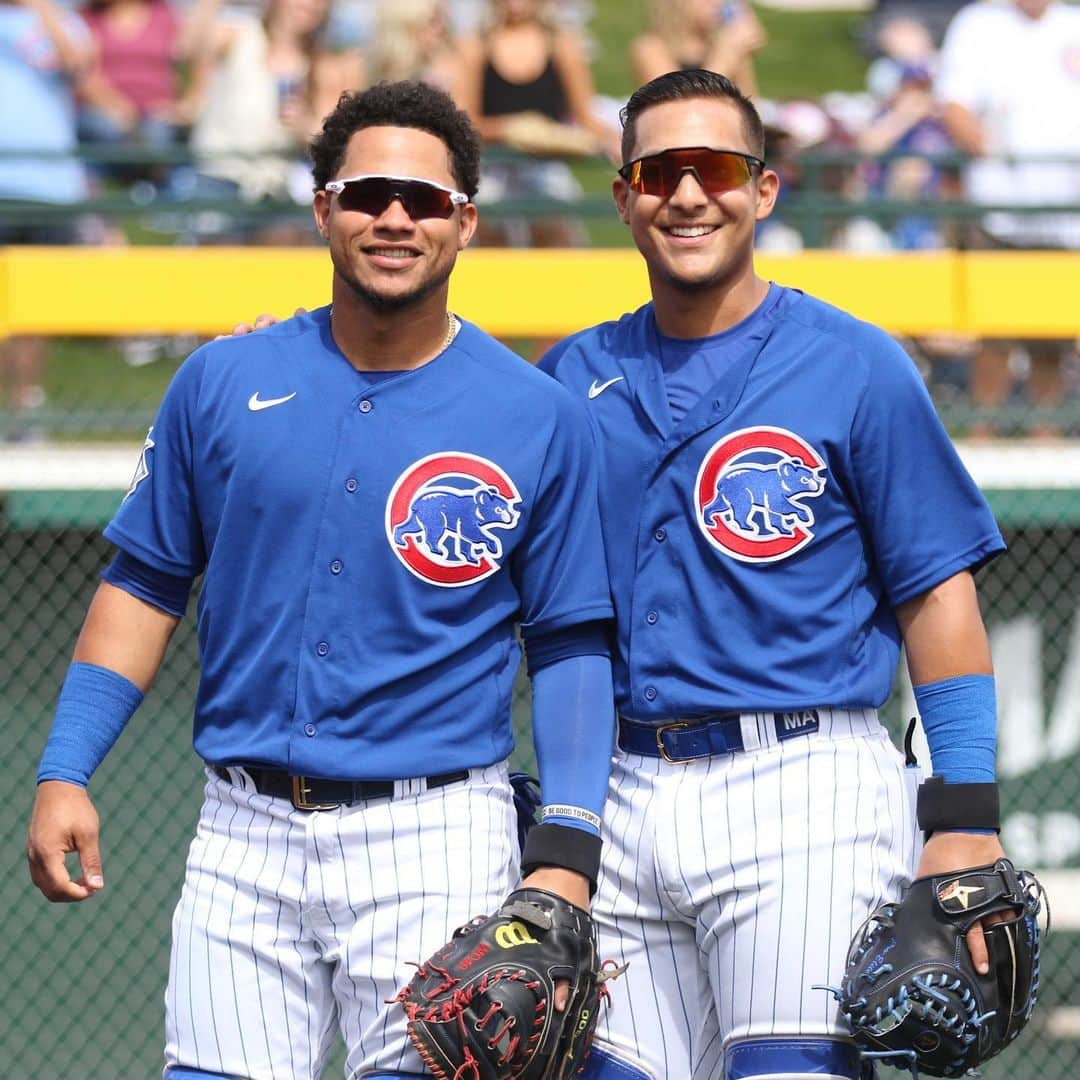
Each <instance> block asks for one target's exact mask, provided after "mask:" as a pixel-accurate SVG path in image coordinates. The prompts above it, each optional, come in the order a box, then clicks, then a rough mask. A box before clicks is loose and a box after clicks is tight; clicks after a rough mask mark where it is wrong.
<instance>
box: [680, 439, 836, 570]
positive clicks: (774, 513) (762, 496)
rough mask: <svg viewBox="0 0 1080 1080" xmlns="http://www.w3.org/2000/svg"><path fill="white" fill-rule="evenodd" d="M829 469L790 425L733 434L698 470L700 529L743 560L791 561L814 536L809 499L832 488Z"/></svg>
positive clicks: (718, 444) (715, 447) (696, 492)
mask: <svg viewBox="0 0 1080 1080" xmlns="http://www.w3.org/2000/svg"><path fill="white" fill-rule="evenodd" d="M825 470H826V466H825V462H824V461H823V460H822V458H821V456H820V455H819V454H818V453H817V451H816V450H814V448H813V447H812V446H810V444H809V443H807V442H806V441H805V440H804V439H801V438H800V437H799V436H798V435H796V434H795V433H794V432H791V431H787V430H786V429H784V428H775V427H754V428H742V429H740V430H739V431H735V432H732V433H731V434H730V435H725V436H724V438H722V439H720V440H719V441H718V442H716V443H714V444H713V445H712V446H711V447H710V448H709V450H708V452H707V453H706V454H705V457H704V459H703V460H702V462H701V468H700V469H699V470H698V475H697V481H696V483H695V489H694V504H695V509H696V512H697V523H698V527H699V528H700V529H701V531H702V532H703V533H704V534H705V536H706V537H707V538H708V540H709V543H710V544H712V545H713V547H715V548H716V549H717V550H718V551H721V552H723V553H724V554H725V555H730V556H731V557H732V558H733V559H738V560H739V561H740V562H749V563H767V562H777V561H778V560H780V559H786V558H788V557H789V556H791V555H794V554H795V552H797V551H801V550H802V549H803V548H804V547H806V545H807V544H809V543H810V541H811V540H812V539H813V538H814V530H813V525H814V511H813V508H812V506H810V505H807V503H808V501H809V500H812V499H816V498H817V497H818V496H819V495H821V493H822V492H823V491H824V490H825V476H824V473H825Z"/></svg>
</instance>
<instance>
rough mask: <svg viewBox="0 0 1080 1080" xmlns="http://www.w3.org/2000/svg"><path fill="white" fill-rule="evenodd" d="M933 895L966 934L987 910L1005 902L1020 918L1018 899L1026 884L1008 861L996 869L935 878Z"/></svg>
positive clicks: (960, 871) (1022, 893)
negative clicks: (1008, 903)
mask: <svg viewBox="0 0 1080 1080" xmlns="http://www.w3.org/2000/svg"><path fill="white" fill-rule="evenodd" d="M932 891H933V894H934V899H935V901H936V902H937V905H938V907H939V908H941V910H942V911H943V912H944V913H945V914H946V915H948V916H949V918H950V920H951V921H952V922H953V923H955V924H956V925H957V926H959V927H960V928H961V930H962V932H964V933H966V932H967V930H968V928H969V927H971V926H974V925H975V923H977V922H978V921H979V919H981V918H982V915H983V912H985V911H986V910H987V908H993V907H1000V903H1001V901H1002V900H1006V901H1013V908H1014V911H1015V913H1016V914H1017V915H1020V914H1022V912H1023V910H1024V909H1023V904H1022V903H1021V902H1020V901H1019V900H1017V899H1016V898H1017V897H1022V896H1023V895H1024V891H1025V890H1024V884H1023V882H1022V881H1021V879H1020V875H1019V874H1018V873H1017V872H1016V867H1015V866H1013V864H1012V863H1011V862H1009V860H1008V859H998V861H997V862H996V863H994V865H993V866H976V867H973V868H972V869H970V870H954V871H953V872H952V873H951V874H940V875H938V876H936V877H934V878H933V885H932Z"/></svg>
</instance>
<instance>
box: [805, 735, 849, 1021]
mask: <svg viewBox="0 0 1080 1080" xmlns="http://www.w3.org/2000/svg"><path fill="white" fill-rule="evenodd" d="M829 730H830V734H831V731H832V718H831V717H830V719H829ZM830 742H831V740H830ZM830 749H831V751H832V772H833V779H832V788H831V790H832V816H831V817H830V818H829V820H830V821H832V822H833V824H834V828H833V830H832V850H831V852H830V854H829V898H828V900H827V902H826V906H825V910H826V911H828V912H832V911H833V910H835V908H834V903H835V897H834V896H833V884H834V878H835V875H836V828H835V823H836V787H837V783H838V782H839V779H840V776H839V774H838V772H837V770H836V743H835V742H831V746H830ZM825 925H826V927H827V931H826V943H825V955H826V956H832V954H833V951H832V930H833V921H832V919H831V918H829V919H826V920H825ZM805 960H806V949H805V947H804V949H803V961H804V962H805ZM821 1007H822V1009H823V1017H822V1023H825V1024H827V1023H828V1022H829V1017H830V1014H831V1012H832V1011H833V1010H832V1008H831V1007H830V1005H829V1003H828V1002H827V1001H825V1000H824V995H822V1003H821Z"/></svg>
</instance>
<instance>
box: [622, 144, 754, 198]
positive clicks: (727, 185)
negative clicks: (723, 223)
mask: <svg viewBox="0 0 1080 1080" xmlns="http://www.w3.org/2000/svg"><path fill="white" fill-rule="evenodd" d="M755 168H756V169H757V170H758V171H759V172H760V171H761V170H762V169H764V168H765V162H764V161H762V160H761V158H758V157H754V155H753V154H744V153H742V152H740V151H738V150H713V149H712V148H711V147H709V146H683V147H679V148H677V149H674V150H661V151H660V153H659V154H649V156H648V157H641V158H638V159H637V160H635V161H629V162H627V163H626V164H625V165H624V166H623V167H622V168H621V169H620V170H619V175H620V176H621V177H622V178H623V179H624V180H625V181H626V182H627V184H629V185H630V190H631V191H636V192H638V193H639V194H641V195H657V196H659V197H660V198H662V199H667V198H670V197H671V196H672V195H674V194H675V189H676V188H677V187H678V186H679V184H680V182H681V181H682V178H683V174H684V173H687V172H690V173H693V174H694V177H695V178H696V179H697V182H698V183H699V184H700V185H701V187H702V190H703V191H704V192H705V193H706V194H707V195H719V194H721V193H722V192H725V191H733V190H734V189H735V188H740V187H742V186H743V184H746V183H749V181H750V178H751V177H752V176H753V174H754V172H753V171H754V169H755Z"/></svg>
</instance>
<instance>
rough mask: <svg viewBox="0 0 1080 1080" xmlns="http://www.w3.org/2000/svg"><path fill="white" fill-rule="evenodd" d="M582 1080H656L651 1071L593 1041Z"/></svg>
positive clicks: (582, 1073)
mask: <svg viewBox="0 0 1080 1080" xmlns="http://www.w3.org/2000/svg"><path fill="white" fill-rule="evenodd" d="M581 1080H656V1077H654V1076H653V1074H652V1073H651V1072H646V1071H645V1070H644V1069H643V1068H642V1067H641V1066H639V1065H634V1064H632V1063H631V1062H629V1061H627V1060H625V1059H624V1058H620V1057H616V1056H615V1054H613V1053H612V1052H611V1051H610V1050H607V1049H605V1048H603V1047H601V1046H599V1045H598V1044H596V1043H593V1047H592V1050H591V1051H590V1053H589V1060H588V1061H586V1062H585V1068H584V1069H583V1070H582V1072H581Z"/></svg>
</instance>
